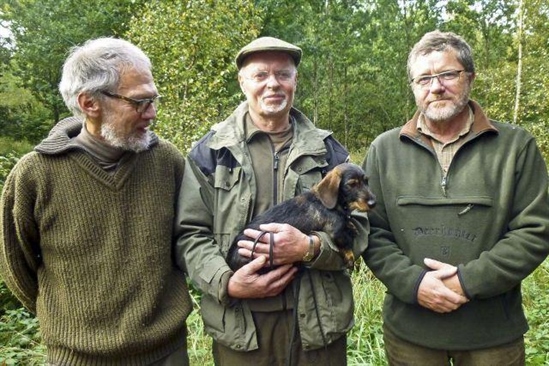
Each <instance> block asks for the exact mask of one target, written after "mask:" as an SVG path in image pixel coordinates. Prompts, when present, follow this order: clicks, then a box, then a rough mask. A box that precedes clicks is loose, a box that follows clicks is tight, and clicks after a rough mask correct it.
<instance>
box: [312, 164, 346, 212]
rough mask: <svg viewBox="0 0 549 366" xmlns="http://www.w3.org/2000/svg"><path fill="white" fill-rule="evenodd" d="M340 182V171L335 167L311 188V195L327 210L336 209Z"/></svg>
mask: <svg viewBox="0 0 549 366" xmlns="http://www.w3.org/2000/svg"><path fill="white" fill-rule="evenodd" d="M340 182H341V171H340V169H339V168H338V167H335V168H334V169H332V170H331V171H329V172H328V174H327V175H326V176H325V177H324V179H322V180H321V181H320V182H319V183H318V184H317V185H315V186H314V187H313V188H312V191H313V193H314V194H315V195H316V196H317V197H318V199H320V202H322V204H323V205H324V206H326V207H327V208H329V209H332V208H334V207H336V205H337V197H338V195H339V183H340Z"/></svg>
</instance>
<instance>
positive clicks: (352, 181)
mask: <svg viewBox="0 0 549 366" xmlns="http://www.w3.org/2000/svg"><path fill="white" fill-rule="evenodd" d="M347 185H348V186H350V187H356V186H358V185H360V182H359V181H358V179H349V180H348V181H347Z"/></svg>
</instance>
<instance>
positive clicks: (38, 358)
mask: <svg viewBox="0 0 549 366" xmlns="http://www.w3.org/2000/svg"><path fill="white" fill-rule="evenodd" d="M353 283H354V297H355V301H356V308H355V318H356V324H355V326H354V328H353V329H352V330H351V332H350V333H349V336H348V347H347V355H348V362H349V365H350V366H382V365H386V361H385V354H384V351H383V339H382V331H381V305H382V302H383V296H384V292H385V288H384V287H383V286H382V285H381V283H380V282H379V281H377V280H376V279H375V278H374V277H373V276H372V274H371V272H370V271H369V270H368V269H367V267H366V266H365V265H364V264H362V265H361V267H360V268H359V270H358V271H355V273H353ZM1 285H2V284H1V282H0V295H2V291H1ZM548 290H549V260H548V261H545V262H544V263H543V264H542V265H541V266H540V267H539V268H538V269H537V270H536V271H535V272H534V273H533V274H532V275H531V276H529V277H528V278H527V279H526V280H524V282H523V297H524V298H523V302H524V308H525V312H526V315H527V317H528V321H529V323H530V330H529V331H528V333H527V334H526V337H525V341H526V360H527V362H526V364H527V365H529V366H538V365H547V364H549V296H547V293H548V292H549V291H548ZM196 298H197V296H196V295H194V296H193V299H194V301H195V303H194V305H195V311H193V313H192V314H191V315H190V317H189V318H188V320H187V325H188V328H189V338H188V348H189V357H190V360H191V365H204V366H209V365H213V360H212V357H211V338H210V337H209V336H208V335H207V334H206V333H205V332H204V327H203V324H202V320H201V318H200V315H199V313H198V311H197V309H198V306H199V305H198V303H197V302H196ZM0 314H3V315H2V318H1V319H0V320H1V321H0V365H20V364H24V365H40V364H43V363H44V352H45V348H44V346H43V345H42V344H40V342H39V334H38V325H37V322H36V320H35V319H34V318H33V317H32V316H30V315H29V314H28V313H26V312H25V311H24V310H23V309H15V310H10V311H8V312H6V311H2V310H0Z"/></svg>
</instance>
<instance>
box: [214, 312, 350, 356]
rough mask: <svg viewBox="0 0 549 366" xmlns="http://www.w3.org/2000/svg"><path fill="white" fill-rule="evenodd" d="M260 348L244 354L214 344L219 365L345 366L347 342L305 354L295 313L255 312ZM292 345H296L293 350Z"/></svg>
mask: <svg viewBox="0 0 549 366" xmlns="http://www.w3.org/2000/svg"><path fill="white" fill-rule="evenodd" d="M253 317H254V321H255V325H256V328H257V337H258V343H259V349H257V350H253V351H249V352H240V351H235V350H233V349H230V348H229V347H225V346H223V345H221V344H219V343H217V342H215V341H214V342H213V346H212V351H213V357H214V361H215V364H216V365H217V366H247V365H250V366H345V365H347V356H346V348H347V339H346V337H341V338H340V339H338V340H337V341H335V342H334V343H332V344H330V345H328V346H326V347H325V348H321V349H317V350H312V351H305V350H303V347H302V345H301V341H300V338H299V331H298V329H297V325H295V326H294V316H293V311H292V310H287V311H277V312H265V313H262V312H254V313H253ZM290 343H292V345H291V347H290Z"/></svg>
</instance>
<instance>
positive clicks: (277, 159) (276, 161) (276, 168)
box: [273, 152, 280, 170]
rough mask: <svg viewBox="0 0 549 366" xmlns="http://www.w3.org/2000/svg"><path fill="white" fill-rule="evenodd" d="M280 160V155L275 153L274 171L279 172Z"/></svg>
mask: <svg viewBox="0 0 549 366" xmlns="http://www.w3.org/2000/svg"><path fill="white" fill-rule="evenodd" d="M279 160H280V158H279V157H278V153H277V152H275V153H274V162H273V169H274V170H278V161H279Z"/></svg>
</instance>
